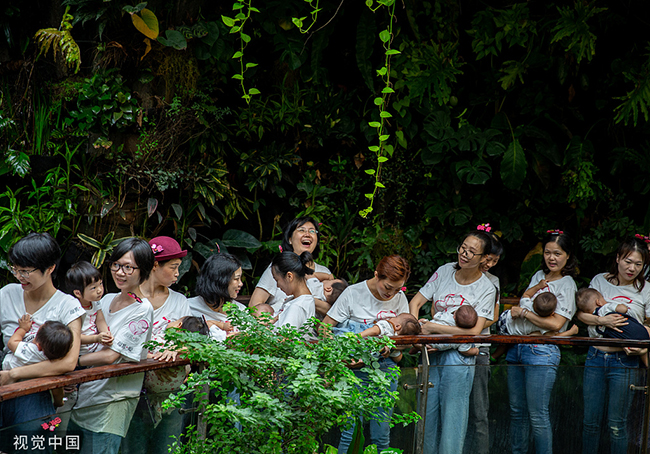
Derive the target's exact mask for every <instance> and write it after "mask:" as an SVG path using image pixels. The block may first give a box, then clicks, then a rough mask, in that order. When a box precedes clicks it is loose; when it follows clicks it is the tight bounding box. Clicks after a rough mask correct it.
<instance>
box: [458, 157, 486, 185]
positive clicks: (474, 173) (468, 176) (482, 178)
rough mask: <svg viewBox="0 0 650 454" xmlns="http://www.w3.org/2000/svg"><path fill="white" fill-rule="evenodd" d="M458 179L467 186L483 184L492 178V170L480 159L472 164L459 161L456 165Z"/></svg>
mask: <svg viewBox="0 0 650 454" xmlns="http://www.w3.org/2000/svg"><path fill="white" fill-rule="evenodd" d="M456 173H457V174H458V178H460V179H461V180H465V181H466V182H467V183H469V184H483V183H485V182H486V181H487V180H489V179H490V177H491V176H492V168H491V167H490V165H489V164H488V163H487V162H485V161H484V160H482V159H476V160H475V161H474V162H473V163H470V162H469V161H467V160H465V161H460V162H458V163H456Z"/></svg>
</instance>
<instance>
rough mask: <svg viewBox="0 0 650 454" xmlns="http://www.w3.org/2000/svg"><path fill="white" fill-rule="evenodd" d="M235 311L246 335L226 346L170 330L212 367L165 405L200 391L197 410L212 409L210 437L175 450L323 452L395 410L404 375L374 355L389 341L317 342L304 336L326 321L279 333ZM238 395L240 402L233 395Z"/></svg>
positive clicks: (406, 418)
mask: <svg viewBox="0 0 650 454" xmlns="http://www.w3.org/2000/svg"><path fill="white" fill-rule="evenodd" d="M228 312H229V315H230V318H231V321H232V324H233V325H234V326H236V327H238V328H239V329H240V330H241V332H240V333H238V334H237V335H234V336H230V337H228V339H227V340H226V341H225V342H216V341H211V340H208V339H206V337H205V336H202V335H200V334H196V333H187V332H171V333H168V339H170V340H171V341H172V342H175V343H176V345H183V346H185V347H186V351H185V355H186V356H187V357H188V358H189V359H190V360H192V361H197V362H201V363H203V364H205V366H206V367H205V369H204V370H203V371H202V372H200V373H193V374H191V375H190V378H189V379H188V382H187V386H183V388H182V389H181V391H179V392H178V393H177V394H175V395H172V396H171V397H170V399H169V400H168V401H167V402H166V404H165V405H167V406H169V407H171V406H176V407H180V405H181V401H182V397H183V396H187V395H191V393H192V392H194V391H195V390H198V391H196V392H195V395H194V406H195V407H197V406H198V407H199V408H200V407H204V408H203V410H202V413H203V417H204V419H205V421H206V422H207V433H206V439H205V440H202V439H200V437H199V436H198V434H197V433H196V432H195V433H193V434H192V435H191V436H190V440H189V441H188V442H187V443H185V444H184V445H182V446H176V447H175V448H176V451H175V452H181V453H204V452H205V453H208V452H209V453H213V452H233V453H247V454H252V453H299V454H305V453H316V452H322V451H321V449H320V448H321V447H320V442H319V440H320V438H321V436H322V435H323V434H324V433H325V432H327V431H328V430H330V429H332V428H333V427H337V426H338V427H346V426H349V425H350V424H351V423H352V420H353V419H352V418H354V417H358V416H363V417H365V418H368V417H371V416H372V415H373V414H374V413H375V411H376V409H377V408H380V407H381V408H390V407H392V406H393V404H394V400H395V398H396V396H397V393H391V392H389V391H388V390H387V389H388V384H389V382H390V380H391V379H393V378H395V379H396V378H397V375H398V374H399V370H398V369H397V368H395V369H394V370H392V371H390V372H389V373H388V374H386V373H384V372H382V371H380V370H379V364H378V362H377V359H376V357H375V356H373V355H372V354H371V353H370V352H377V351H379V350H381V348H382V347H384V346H387V345H390V344H391V341H390V340H389V339H387V338H385V339H379V338H370V339H361V338H360V337H358V336H350V337H347V336H341V337H334V338H328V339H323V340H320V341H318V342H309V341H305V340H304V339H305V338H308V337H309V334H310V333H311V332H313V330H314V328H315V326H316V325H317V324H318V322H317V321H315V320H314V321H313V322H310V323H308V324H306V325H305V326H304V327H303V328H301V329H295V328H293V327H290V326H285V327H282V328H279V329H275V328H274V327H273V326H265V325H263V324H261V323H260V322H259V321H258V320H257V319H255V318H254V317H252V316H251V315H249V314H248V313H246V312H242V311H239V310H236V309H235V310H232V309H231V310H229V311H228ZM351 358H357V359H361V360H363V362H364V363H365V364H367V365H369V366H366V370H367V371H368V372H369V375H370V378H369V380H370V385H369V386H367V387H359V386H358V385H359V379H358V378H357V377H356V376H355V375H354V374H353V372H352V370H350V369H349V368H348V367H347V366H346V362H349V360H350V359H351ZM205 386H207V387H209V388H210V393H209V394H210V397H209V398H208V395H207V393H206V392H201V391H200V390H202V389H203V390H206V389H207V388H205ZM235 390H236V392H237V394H238V396H239V399H240V403H239V404H237V403H236V402H235V401H233V400H232V399H231V398H229V397H228V395H230V396H231V397H232V396H233V394H232V393H233V391H235ZM416 418H417V415H415V414H409V415H395V416H393V423H402V424H408V423H410V422H413V421H415V420H416ZM235 424H238V425H241V428H238V427H236V426H235Z"/></svg>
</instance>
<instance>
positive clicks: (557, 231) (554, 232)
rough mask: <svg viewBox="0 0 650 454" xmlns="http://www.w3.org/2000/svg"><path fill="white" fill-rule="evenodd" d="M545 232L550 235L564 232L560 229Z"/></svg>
mask: <svg viewBox="0 0 650 454" xmlns="http://www.w3.org/2000/svg"><path fill="white" fill-rule="evenodd" d="M546 233H550V234H551V235H562V234H563V233H564V232H563V231H562V230H558V229H555V230H547V231H546Z"/></svg>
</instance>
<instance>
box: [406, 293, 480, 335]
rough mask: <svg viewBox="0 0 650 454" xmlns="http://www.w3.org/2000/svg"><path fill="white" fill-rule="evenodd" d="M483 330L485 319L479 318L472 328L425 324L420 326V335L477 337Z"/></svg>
mask: <svg viewBox="0 0 650 454" xmlns="http://www.w3.org/2000/svg"><path fill="white" fill-rule="evenodd" d="M413 299H415V298H413ZM483 328H485V317H479V318H478V320H477V321H476V325H474V328H459V327H458V326H447V325H441V324H439V323H433V322H426V323H425V324H424V325H422V334H460V335H465V336H477V335H479V334H481V331H483Z"/></svg>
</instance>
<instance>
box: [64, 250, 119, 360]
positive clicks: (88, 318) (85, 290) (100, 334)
mask: <svg viewBox="0 0 650 454" xmlns="http://www.w3.org/2000/svg"><path fill="white" fill-rule="evenodd" d="M65 283H66V286H67V289H68V292H69V293H72V295H74V297H75V298H77V300H79V304H81V307H83V309H84V311H85V315H83V321H82V325H81V347H80V349H79V356H83V355H85V354H87V353H92V352H96V351H98V350H100V349H101V348H102V347H103V345H107V346H110V345H111V344H112V343H113V336H112V335H111V333H110V331H109V330H108V325H107V324H106V320H105V319H104V315H103V314H102V311H101V309H99V305H98V304H97V303H98V302H99V300H100V299H102V296H104V285H103V283H102V274H101V273H100V272H99V270H98V269H97V268H95V267H94V266H92V265H91V264H90V263H89V262H84V261H82V262H77V263H75V264H74V265H72V266H71V267H70V269H69V270H68V272H67V273H66V275H65Z"/></svg>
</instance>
